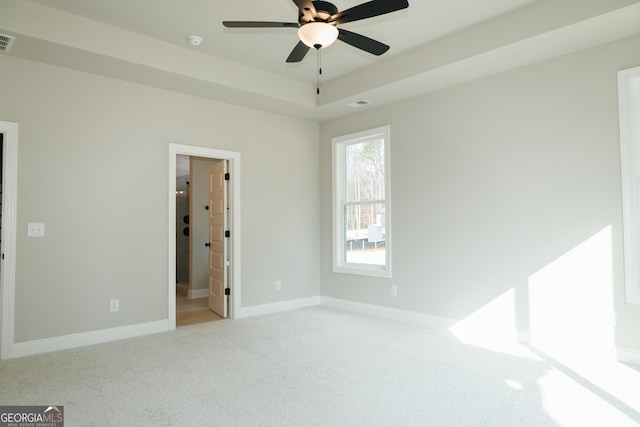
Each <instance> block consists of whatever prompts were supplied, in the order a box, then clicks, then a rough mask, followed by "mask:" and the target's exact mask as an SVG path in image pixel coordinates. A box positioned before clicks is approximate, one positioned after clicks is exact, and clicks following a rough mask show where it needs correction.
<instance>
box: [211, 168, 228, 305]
mask: <svg viewBox="0 0 640 427" xmlns="http://www.w3.org/2000/svg"><path fill="white" fill-rule="evenodd" d="M226 173H227V162H226V160H223V161H220V162H218V163H216V164H214V165H213V166H211V167H210V168H209V308H210V309H211V310H213V311H215V312H216V313H218V314H219V315H220V316H222V317H227V296H226V295H225V289H226V288H227V280H228V279H227V268H226V253H227V238H226V237H225V231H226V230H227V184H226V183H227V181H226V180H225V174H226Z"/></svg>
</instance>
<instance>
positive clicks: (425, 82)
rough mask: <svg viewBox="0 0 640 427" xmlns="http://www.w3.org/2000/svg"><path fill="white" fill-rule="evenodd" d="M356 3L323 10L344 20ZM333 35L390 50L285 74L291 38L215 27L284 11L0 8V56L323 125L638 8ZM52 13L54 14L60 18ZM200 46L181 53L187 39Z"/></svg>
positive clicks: (618, 4) (535, 2)
mask: <svg viewBox="0 0 640 427" xmlns="http://www.w3.org/2000/svg"><path fill="white" fill-rule="evenodd" d="M362 2H363V1H361V0H335V1H333V3H334V4H335V5H336V6H337V7H338V9H340V10H344V9H347V8H350V7H353V6H355V5H358V4H360V3H362ZM409 3H410V6H409V8H408V9H404V10H401V11H398V12H394V13H391V14H387V15H384V16H379V17H375V18H371V19H367V20H363V21H358V22H353V23H348V24H345V25H342V26H341V28H345V29H348V30H350V31H354V32H357V33H360V34H363V35H366V36H368V37H371V38H374V39H376V40H379V41H381V42H383V43H386V44H388V45H390V46H391V49H390V50H389V52H387V53H386V54H384V55H382V56H381V57H376V56H373V55H370V54H368V53H365V52H362V51H359V50H358V49H355V48H353V47H351V46H349V45H346V44H344V43H342V42H340V41H338V42H336V43H335V44H334V45H332V46H330V47H328V48H326V49H323V51H322V68H323V76H322V80H321V81H322V86H321V87H322V90H321V94H320V96H317V95H316V94H315V84H316V57H315V56H316V55H315V52H313V50H311V51H310V52H309V54H308V55H307V57H306V58H305V59H304V61H302V62H301V63H299V64H287V63H285V59H286V57H287V56H288V55H289V52H290V51H291V49H292V48H293V47H294V46H295V44H296V43H297V41H298V38H297V34H296V30H295V29H290V28H282V29H279V28H273V29H229V28H224V27H223V26H222V21H223V20H243V21H244V20H258V21H283V22H296V21H297V8H296V6H295V4H294V3H293V2H292V1H291V0H235V1H214V0H108V1H107V0H103V1H99V0H32V1H28V0H2V3H0V33H3V34H9V35H14V36H16V41H15V43H14V47H13V49H12V51H11V52H10V53H9V54H11V55H15V56H19V57H23V58H27V59H33V60H38V61H43V62H49V63H53V64H56V65H62V66H68V67H71V68H75V69H81V70H85V71H89V72H95V73H100V74H104V75H108V76H112V77H117V78H122V79H127V80H131V81H135V82H140V83H145V84H151V85H154V86H159V87H165V88H168V89H172V90H179V91H183V92H186V93H191V94H195V95H199V96H204V97H208V98H213V99H219V100H222V101H225V102H232V103H237V104H241V105H247V106H250V107H254V108H261V109H265V110H271V111H274V112H278V113H284V114H289V115H293V116H298V117H302V118H307V119H311V120H318V121H322V120H327V119H331V118H334V117H339V116H343V115H347V114H350V113H353V112H357V111H362V109H353V108H351V107H348V106H347V104H349V103H352V102H354V101H357V100H360V99H366V100H368V101H370V102H371V104H370V105H369V106H366V107H362V108H375V106H376V105H383V104H386V103H389V102H394V101H397V100H399V99H403V98H406V97H409V96H415V95H417V94H420V93H425V92H428V91H431V90H437V89H439V88H443V87H447V86H450V85H453V84H456V83H459V82H463V81H467V80H470V79H474V78H479V77H483V76H486V75H490V74H494V73H498V72H501V71H504V70H508V69H512V68H515V67H519V66H523V65H527V64H530V63H533V62H536V61H540V60H544V59H548V58H552V57H554V56H558V55H563V54H567V53H571V52H574V51H577V50H580V49H584V48H588V47H591V46H595V45H597V44H601V43H606V42H608V41H612V40H615V39H618V38H622V37H626V36H630V35H632V34H636V33H638V32H640V0H606V1H604V0H482V1H478V0H420V1H418V0H410V2H409ZM61 11H62V12H64V13H60V12H61ZM189 35H199V36H201V37H203V38H204V43H203V44H202V45H201V46H200V47H198V48H195V47H192V46H190V45H189V44H188V42H187V39H186V38H187V36H189Z"/></svg>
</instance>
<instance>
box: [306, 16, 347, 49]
mask: <svg viewBox="0 0 640 427" xmlns="http://www.w3.org/2000/svg"><path fill="white" fill-rule="evenodd" d="M298 37H300V40H302V43H304V44H306V45H307V46H309V47H317V46H320V47H327V46H329V45H330V44H332V43H333V42H335V41H336V39H337V38H338V29H337V28H336V27H335V26H333V25H331V24H327V23H326V22H309V23H308V24H304V25H303V26H301V27H300V28H299V29H298Z"/></svg>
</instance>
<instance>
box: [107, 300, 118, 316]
mask: <svg viewBox="0 0 640 427" xmlns="http://www.w3.org/2000/svg"><path fill="white" fill-rule="evenodd" d="M109 311H110V312H111V313H115V312H116V311H120V300H119V299H112V300H111V301H110V302H109Z"/></svg>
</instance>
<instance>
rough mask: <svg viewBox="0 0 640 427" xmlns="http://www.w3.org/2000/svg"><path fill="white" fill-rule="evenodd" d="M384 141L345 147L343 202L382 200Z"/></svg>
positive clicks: (366, 142) (379, 139)
mask: <svg viewBox="0 0 640 427" xmlns="http://www.w3.org/2000/svg"><path fill="white" fill-rule="evenodd" d="M384 194H385V193H384V139H382V138H377V139H373V140H369V141H365V142H360V143H357V144H350V145H347V146H346V147H345V200H346V201H347V202H359V201H363V200H384Z"/></svg>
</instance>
